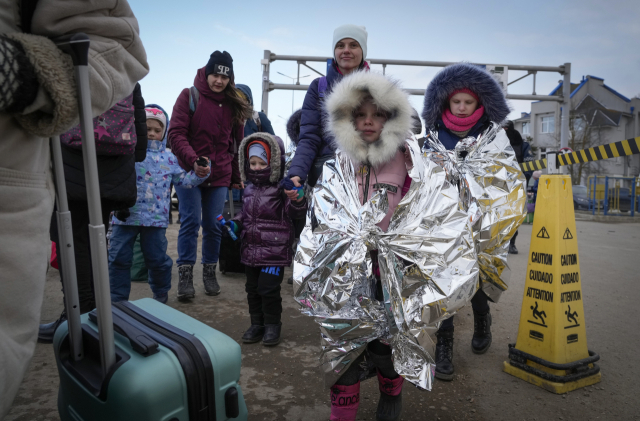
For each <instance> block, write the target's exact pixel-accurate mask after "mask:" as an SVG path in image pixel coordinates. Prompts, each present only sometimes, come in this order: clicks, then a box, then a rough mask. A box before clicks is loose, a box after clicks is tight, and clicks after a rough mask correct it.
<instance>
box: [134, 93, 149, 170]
mask: <svg viewBox="0 0 640 421" xmlns="http://www.w3.org/2000/svg"><path fill="white" fill-rule="evenodd" d="M133 108H134V111H133V113H134V114H133V115H134V117H135V120H136V122H135V124H136V137H137V138H138V140H137V141H136V152H135V154H136V162H142V161H144V159H145V158H146V157H147V114H146V113H145V111H144V98H143V97H142V89H141V88H140V84H139V83H136V87H135V88H133Z"/></svg>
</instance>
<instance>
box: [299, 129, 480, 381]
mask: <svg viewBox="0 0 640 421" xmlns="http://www.w3.org/2000/svg"><path fill="white" fill-rule="evenodd" d="M406 147H407V149H408V153H409V154H410V156H411V158H412V161H413V167H412V168H410V169H409V176H410V177H411V179H412V182H411V186H410V189H409V191H408V193H407V194H406V195H405V196H404V198H403V199H402V200H401V201H400V203H399V205H398V206H397V208H396V209H395V210H394V213H393V216H392V218H391V221H390V224H389V228H388V230H387V232H383V231H382V230H381V229H380V228H379V227H378V226H377V225H376V224H377V223H378V222H380V221H381V220H382V219H383V218H384V216H385V215H386V212H387V209H388V202H387V195H386V190H384V189H382V190H379V191H376V192H375V193H374V194H373V196H372V197H371V199H369V200H368V201H367V202H366V203H364V204H362V202H361V201H360V198H359V191H358V184H357V180H356V172H355V169H354V165H353V163H352V162H351V160H350V159H349V158H348V157H347V156H346V155H344V154H343V153H342V152H340V151H337V152H336V156H335V158H334V159H333V160H330V161H328V162H326V163H325V165H324V169H323V172H322V176H321V179H320V180H319V182H318V184H317V185H316V187H315V189H314V192H313V200H312V206H310V208H309V212H308V217H307V225H306V227H305V229H304V231H303V232H302V234H301V237H300V243H299V245H298V249H297V252H296V256H295V260H294V266H293V278H294V297H295V299H296V301H297V302H298V303H299V304H300V306H301V311H302V312H303V313H304V314H307V315H309V316H313V317H315V318H316V321H317V322H318V324H319V325H320V330H321V338H322V340H321V346H322V355H321V366H322V368H323V371H324V374H325V384H326V385H327V386H328V387H329V386H332V385H333V384H334V383H335V382H336V380H337V379H338V378H339V377H340V376H341V375H342V374H343V373H344V372H345V370H347V369H348V368H349V366H350V365H351V364H352V363H353V362H354V361H355V360H356V358H358V357H359V356H360V355H361V354H362V353H363V352H364V351H365V349H366V345H367V344H368V343H369V342H370V341H372V340H374V339H380V340H381V341H382V342H384V343H387V344H389V345H390V346H391V347H392V351H393V361H394V368H395V370H396V371H397V372H398V373H399V374H400V375H402V376H403V377H404V378H405V379H407V380H408V381H410V382H411V383H413V384H415V385H416V386H418V387H421V388H423V389H427V390H430V389H431V386H432V384H433V378H434V370H435V362H434V357H435V332H436V331H437V329H438V327H439V325H440V323H441V322H442V321H443V320H445V319H446V318H448V317H450V316H451V315H453V314H454V313H455V312H456V311H457V310H459V309H460V308H461V307H463V306H464V305H465V304H467V303H468V302H469V300H470V299H471V298H472V297H473V295H474V294H475V292H476V291H477V289H478V286H479V272H480V268H479V265H478V256H477V254H476V247H475V244H474V234H473V230H472V227H471V221H470V218H469V215H468V212H467V209H465V206H464V204H463V202H462V200H461V197H460V194H459V191H458V188H457V187H456V184H452V183H451V181H450V178H449V177H448V173H447V172H446V171H445V167H443V166H441V165H439V164H438V163H437V162H435V161H434V160H432V159H430V158H429V157H428V155H427V154H423V153H422V152H421V151H420V149H419V146H418V144H417V142H416V141H415V139H414V138H411V139H408V140H407V143H406ZM372 252H373V253H372ZM376 253H377V256H378V264H379V268H380V278H381V279H380V282H381V284H382V292H383V294H382V297H381V298H382V299H381V300H377V299H376V298H375V296H376V294H375V291H376V282H378V281H376V278H375V276H374V273H373V261H372V254H373V255H374V256H375V255H376Z"/></svg>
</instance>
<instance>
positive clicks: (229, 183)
mask: <svg viewBox="0 0 640 421" xmlns="http://www.w3.org/2000/svg"><path fill="white" fill-rule="evenodd" d="M194 87H195V89H196V90H197V92H196V95H193V92H190V90H189V89H184V90H183V91H182V92H181V93H180V96H179V97H178V99H177V101H176V104H175V105H174V107H173V113H172V114H171V123H170V129H169V142H170V144H171V151H172V152H173V153H174V154H175V155H176V156H177V157H178V162H179V163H180V166H181V167H182V168H183V169H184V170H185V171H191V170H194V171H195V172H196V174H198V175H199V176H204V175H206V173H207V170H206V167H207V166H208V165H209V164H208V163H207V164H206V165H205V164H204V163H203V162H200V164H202V165H200V164H198V163H196V161H198V158H204V159H206V161H208V162H210V163H211V165H212V167H211V168H212V171H211V175H210V176H209V178H208V179H207V180H206V181H205V182H204V183H202V184H201V185H200V187H198V188H195V189H186V188H180V187H176V192H177V193H178V199H179V202H180V218H181V220H182V223H181V225H180V232H179V234H178V261H177V263H178V273H179V277H180V278H179V281H178V299H179V300H186V299H190V298H193V297H194V296H195V289H194V288H193V265H194V264H195V262H196V256H197V251H198V233H199V231H200V226H201V225H202V264H203V282H204V288H205V293H206V294H207V295H218V294H219V293H220V286H219V285H218V281H217V279H216V265H217V263H218V256H219V253H220V235H221V231H220V227H219V225H218V223H217V221H216V217H217V216H218V215H219V214H221V213H222V211H223V208H224V203H225V201H226V198H227V193H228V189H229V187H234V188H241V187H244V186H243V184H242V182H241V180H240V172H239V169H238V151H237V148H238V144H239V143H240V142H241V141H242V139H243V137H244V122H245V120H246V119H247V118H250V117H251V109H250V108H249V105H248V104H247V102H246V101H245V100H244V99H243V98H241V97H240V96H239V94H238V91H237V89H236V88H235V82H234V74H233V59H232V58H231V55H230V54H229V53H228V52H226V51H224V52H222V53H221V52H220V51H215V52H213V54H211V57H210V58H209V62H208V63H207V65H206V66H205V67H203V68H201V69H199V70H198V72H197V74H196V77H195V79H194Z"/></svg>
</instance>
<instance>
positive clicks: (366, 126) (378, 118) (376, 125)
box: [354, 101, 387, 143]
mask: <svg viewBox="0 0 640 421" xmlns="http://www.w3.org/2000/svg"><path fill="white" fill-rule="evenodd" d="M354 121H355V125H356V130H357V131H358V132H359V133H360V137H361V138H362V140H364V141H365V142H367V143H373V142H375V141H377V140H378V139H380V133H382V129H384V123H386V122H387V115H386V114H385V113H384V112H382V111H380V110H378V107H376V106H375V105H374V104H373V103H372V102H371V101H366V102H364V103H363V104H362V105H360V107H358V109H357V110H356V112H355V113H354Z"/></svg>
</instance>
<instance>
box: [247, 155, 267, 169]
mask: <svg viewBox="0 0 640 421" xmlns="http://www.w3.org/2000/svg"><path fill="white" fill-rule="evenodd" d="M249 168H251V169H252V170H253V171H260V170H264V169H265V168H267V163H266V162H264V161H263V160H262V158H258V157H257V156H252V157H251V159H249Z"/></svg>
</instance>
